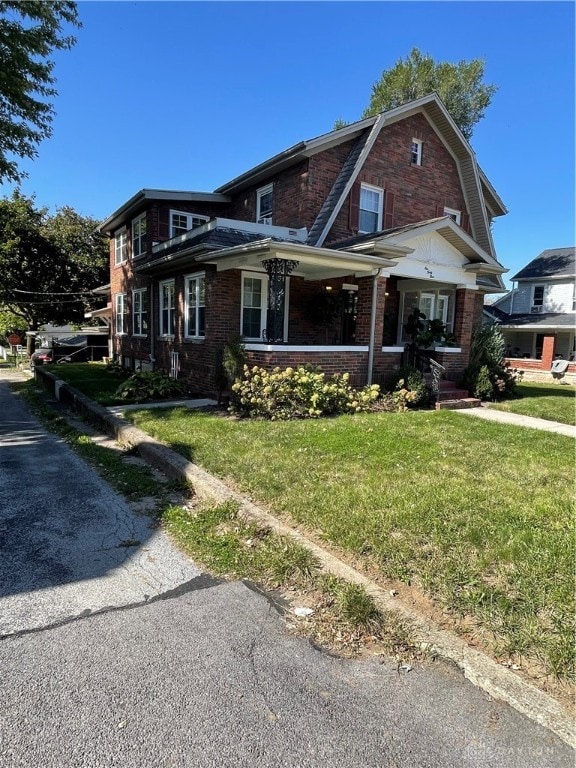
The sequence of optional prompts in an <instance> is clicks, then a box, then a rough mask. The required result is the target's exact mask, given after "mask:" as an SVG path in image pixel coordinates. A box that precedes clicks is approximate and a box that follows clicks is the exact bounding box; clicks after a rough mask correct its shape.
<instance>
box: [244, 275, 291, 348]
mask: <svg viewBox="0 0 576 768" xmlns="http://www.w3.org/2000/svg"><path fill="white" fill-rule="evenodd" d="M246 279H250V280H260V281H261V283H262V303H261V305H260V335H259V336H258V339H261V338H262V333H263V331H264V329H265V328H266V314H267V310H268V275H267V274H266V272H256V271H252V270H246V271H243V272H242V276H241V281H240V333H241V334H242V335H243V336H244V329H243V326H244V281H245V280H246ZM284 307H285V310H286V304H284ZM248 309H257V307H248ZM244 338H246V339H252V340H253V341H256V337H255V336H244Z"/></svg>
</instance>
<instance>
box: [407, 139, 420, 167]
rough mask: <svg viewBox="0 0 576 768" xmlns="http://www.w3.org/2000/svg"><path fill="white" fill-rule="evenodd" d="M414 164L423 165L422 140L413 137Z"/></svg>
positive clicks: (412, 155)
mask: <svg viewBox="0 0 576 768" xmlns="http://www.w3.org/2000/svg"><path fill="white" fill-rule="evenodd" d="M410 162H411V163H412V165H422V140H421V139H412V149H411V160H410Z"/></svg>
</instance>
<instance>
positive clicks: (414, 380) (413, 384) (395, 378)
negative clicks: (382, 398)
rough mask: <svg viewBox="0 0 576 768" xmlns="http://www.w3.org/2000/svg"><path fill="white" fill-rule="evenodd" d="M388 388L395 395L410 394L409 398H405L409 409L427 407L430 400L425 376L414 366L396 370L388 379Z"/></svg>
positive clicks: (405, 366)
mask: <svg viewBox="0 0 576 768" xmlns="http://www.w3.org/2000/svg"><path fill="white" fill-rule="evenodd" d="M387 388H388V389H389V390H390V392H393V393H394V394H397V393H400V392H403V391H407V392H408V393H410V395H409V396H408V397H404V398H403V399H404V401H405V404H406V405H407V406H408V407H410V406H412V407H413V408H416V407H418V406H420V407H421V406H424V405H427V404H428V401H429V398H430V395H429V392H428V390H427V389H426V382H425V381H424V376H423V375H422V373H421V372H420V371H419V370H418V369H417V368H415V367H414V366H413V365H403V366H402V367H401V368H398V369H397V370H395V371H394V372H393V373H392V374H391V375H390V376H389V377H388V380H387ZM401 410H403V409H401Z"/></svg>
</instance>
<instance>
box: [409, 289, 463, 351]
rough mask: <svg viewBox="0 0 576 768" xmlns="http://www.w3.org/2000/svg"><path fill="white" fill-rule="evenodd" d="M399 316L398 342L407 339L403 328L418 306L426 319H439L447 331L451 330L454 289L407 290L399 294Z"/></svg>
mask: <svg viewBox="0 0 576 768" xmlns="http://www.w3.org/2000/svg"><path fill="white" fill-rule="evenodd" d="M400 296H401V315H400V316H401V318H402V322H401V323H400V328H399V329H398V342H399V343H403V342H406V341H409V336H408V334H407V333H406V331H405V330H404V326H405V324H406V323H407V322H408V318H409V317H410V315H411V314H412V312H413V311H414V310H415V309H416V308H418V309H419V310H420V312H422V314H423V315H425V316H426V319H427V320H440V321H441V322H442V323H443V324H444V325H445V326H446V331H447V332H448V333H451V332H452V328H453V325H454V291H453V290H451V289H450V288H439V289H437V290H431V289H428V288H426V289H422V290H407V291H402V292H401V294H400Z"/></svg>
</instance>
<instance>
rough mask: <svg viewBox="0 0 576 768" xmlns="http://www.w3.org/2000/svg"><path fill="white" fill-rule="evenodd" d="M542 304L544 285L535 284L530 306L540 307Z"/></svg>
mask: <svg viewBox="0 0 576 768" xmlns="http://www.w3.org/2000/svg"><path fill="white" fill-rule="evenodd" d="M543 305H544V286H543V285H535V286H534V288H533V293H532V306H533V307H542V306H543Z"/></svg>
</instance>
